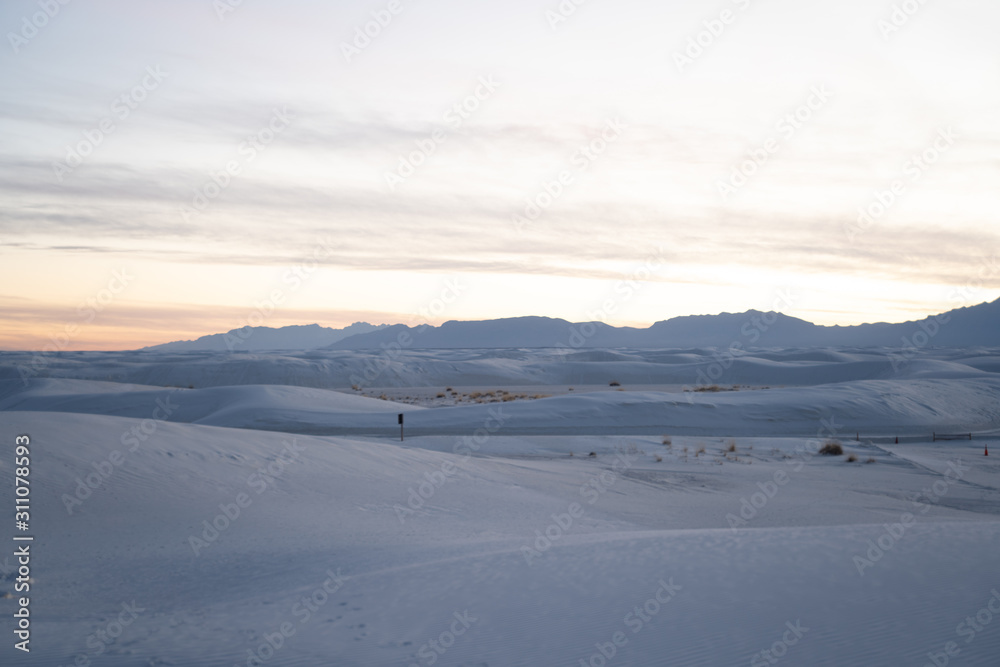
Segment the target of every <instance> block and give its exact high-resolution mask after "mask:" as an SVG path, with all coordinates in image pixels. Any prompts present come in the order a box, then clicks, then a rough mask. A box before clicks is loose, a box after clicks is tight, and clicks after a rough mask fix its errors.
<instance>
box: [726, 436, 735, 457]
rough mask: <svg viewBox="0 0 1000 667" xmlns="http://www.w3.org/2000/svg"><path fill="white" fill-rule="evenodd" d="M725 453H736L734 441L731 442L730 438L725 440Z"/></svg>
mask: <svg viewBox="0 0 1000 667" xmlns="http://www.w3.org/2000/svg"><path fill="white" fill-rule="evenodd" d="M726 451H727V452H732V453H734V454H735V453H736V441H735V440H733V439H732V438H730V439H729V440H726Z"/></svg>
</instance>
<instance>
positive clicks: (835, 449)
mask: <svg viewBox="0 0 1000 667" xmlns="http://www.w3.org/2000/svg"><path fill="white" fill-rule="evenodd" d="M819 453H820V454H822V455H823V456H840V455H841V454H843V453H844V448H843V447H841V446H840V443H839V442H837V441H836V440H827V441H826V442H824V443H823V446H822V447H820V449H819Z"/></svg>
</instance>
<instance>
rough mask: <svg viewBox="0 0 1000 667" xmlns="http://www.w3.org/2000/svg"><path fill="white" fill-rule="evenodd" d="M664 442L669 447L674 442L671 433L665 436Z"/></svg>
mask: <svg viewBox="0 0 1000 667" xmlns="http://www.w3.org/2000/svg"><path fill="white" fill-rule="evenodd" d="M663 444H664V445H666V446H667V447H670V446H672V445H673V444H674V443H673V440H671V439H670V436H669V435H665V436H663Z"/></svg>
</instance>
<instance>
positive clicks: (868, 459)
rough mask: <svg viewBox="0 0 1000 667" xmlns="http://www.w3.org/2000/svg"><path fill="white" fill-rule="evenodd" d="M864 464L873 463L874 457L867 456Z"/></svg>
mask: <svg viewBox="0 0 1000 667" xmlns="http://www.w3.org/2000/svg"><path fill="white" fill-rule="evenodd" d="M865 463H875V457H874V456H869V457H868V458H867V459H865Z"/></svg>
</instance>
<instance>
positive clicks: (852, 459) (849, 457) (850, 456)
mask: <svg viewBox="0 0 1000 667" xmlns="http://www.w3.org/2000/svg"><path fill="white" fill-rule="evenodd" d="M857 460H858V457H857V456H855V455H854V454H848V455H847V462H848V463H854V462H855V461H857Z"/></svg>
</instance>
